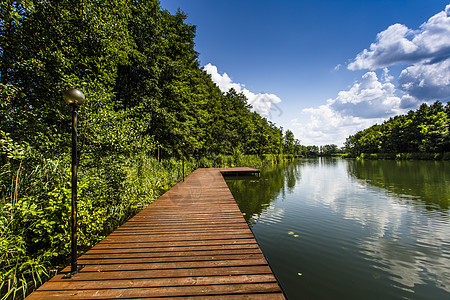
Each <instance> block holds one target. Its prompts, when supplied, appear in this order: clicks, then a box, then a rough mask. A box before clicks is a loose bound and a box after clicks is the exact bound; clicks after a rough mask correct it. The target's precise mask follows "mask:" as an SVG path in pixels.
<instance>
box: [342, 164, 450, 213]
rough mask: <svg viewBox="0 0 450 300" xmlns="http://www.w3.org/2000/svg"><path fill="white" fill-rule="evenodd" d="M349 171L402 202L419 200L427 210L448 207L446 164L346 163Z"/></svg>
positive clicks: (448, 169) (449, 185)
mask: <svg viewBox="0 0 450 300" xmlns="http://www.w3.org/2000/svg"><path fill="white" fill-rule="evenodd" d="M348 172H349V174H351V175H352V176H353V177H355V178H357V179H360V180H363V181H365V182H367V183H369V184H371V185H374V186H378V187H381V188H383V189H386V190H389V191H391V192H393V193H395V194H396V195H397V196H399V197H400V198H402V199H405V200H412V199H418V200H421V201H423V202H425V203H426V207H427V209H444V210H447V209H448V208H449V204H450V162H449V161H392V160H349V161H348Z"/></svg>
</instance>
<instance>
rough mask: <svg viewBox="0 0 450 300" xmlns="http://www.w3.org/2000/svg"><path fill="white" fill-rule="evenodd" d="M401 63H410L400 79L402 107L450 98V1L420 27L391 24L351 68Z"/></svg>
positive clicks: (370, 67) (349, 67)
mask: <svg viewBox="0 0 450 300" xmlns="http://www.w3.org/2000/svg"><path fill="white" fill-rule="evenodd" d="M398 64H407V65H410V66H409V67H406V68H405V69H404V70H403V71H402V72H401V73H400V76H399V78H398V87H397V88H398V89H399V91H401V92H403V93H404V94H405V95H404V96H403V98H402V101H401V105H400V108H415V106H417V105H418V104H419V103H421V102H432V101H436V100H440V101H448V100H450V4H449V5H447V6H446V7H445V9H444V11H441V12H439V13H437V14H436V15H434V16H432V17H431V18H430V19H429V20H428V21H427V22H425V23H423V24H422V25H421V26H420V29H418V30H412V29H409V28H408V27H406V26H405V25H401V24H394V25H392V26H389V27H388V28H387V29H386V30H384V31H382V32H380V33H379V34H378V35H377V38H376V41H375V42H374V43H372V44H371V45H370V48H369V49H364V51H362V52H361V53H359V54H358V55H357V56H356V58H355V59H354V60H353V62H351V63H350V64H349V65H348V66H347V67H348V69H349V70H362V69H369V70H376V69H380V68H385V67H387V66H391V65H398ZM391 80H392V77H391V78H390V79H388V81H391ZM374 113H376V112H374Z"/></svg>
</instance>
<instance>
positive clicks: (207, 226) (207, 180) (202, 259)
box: [27, 168, 284, 299]
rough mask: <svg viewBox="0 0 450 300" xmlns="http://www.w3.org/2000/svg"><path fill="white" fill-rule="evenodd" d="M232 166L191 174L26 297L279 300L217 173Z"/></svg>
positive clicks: (263, 261) (278, 292)
mask: <svg viewBox="0 0 450 300" xmlns="http://www.w3.org/2000/svg"><path fill="white" fill-rule="evenodd" d="M233 169H234V171H236V172H240V173H241V172H244V173H246V172H250V173H251V172H256V171H257V170H255V169H250V168H233ZM233 169H197V170H195V171H194V172H193V173H192V174H190V175H189V176H187V177H186V179H185V181H184V182H180V183H178V184H177V185H175V186H174V187H173V188H172V189H171V190H169V191H168V192H166V193H165V194H164V195H162V196H161V197H160V198H159V199H158V200H156V201H155V202H154V203H152V204H150V205H149V206H148V207H147V208H146V209H144V210H142V211H141V212H140V213H138V214H137V215H136V216H134V217H133V218H131V219H130V220H129V221H128V222H126V223H125V224H124V225H122V226H121V227H120V228H118V229H117V230H115V231H114V232H113V233H112V234H110V235H109V236H108V237H106V238H105V239H104V240H102V241H101V242H100V243H99V244H97V245H96V246H94V247H93V248H92V249H91V250H89V251H88V252H86V253H85V254H84V255H82V256H81V257H80V258H79V259H78V264H83V265H86V266H85V267H84V268H83V269H82V270H81V271H80V272H79V273H78V274H76V275H75V276H73V277H72V278H70V279H63V278H62V277H63V276H64V272H68V271H69V268H67V269H65V270H63V272H62V273H61V274H58V275H56V276H54V277H53V278H52V279H50V280H49V281H48V282H46V283H45V284H43V285H42V286H41V287H40V288H39V289H37V290H36V291H35V292H33V293H32V294H31V295H30V296H29V297H28V298H27V299H53V298H59V299H106V298H108V299H111V298H122V299H138V298H139V299H141V298H146V299H154V298H178V297H179V298H185V299H186V298H196V299H202V298H214V299H224V298H226V299H240V298H245V299H284V296H283V293H282V291H281V289H280V287H279V285H278V283H277V281H276V279H275V276H274V275H273V274H272V271H271V269H270V267H269V265H268V263H267V261H266V259H265V258H264V256H263V254H262V253H261V250H260V249H259V246H258V244H257V243H256V241H255V239H254V236H253V234H252V232H251V231H250V229H249V227H248V225H247V223H246V222H245V219H244V218H243V216H242V214H241V212H240V210H239V208H238V206H237V204H236V202H235V200H234V198H233V196H232V194H231V192H230V190H229V189H228V187H227V185H226V183H225V180H224V179H223V176H222V174H221V171H226V172H231V171H233Z"/></svg>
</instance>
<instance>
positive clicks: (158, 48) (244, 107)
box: [0, 0, 440, 299]
mask: <svg viewBox="0 0 450 300" xmlns="http://www.w3.org/2000/svg"><path fill="white" fill-rule="evenodd" d="M0 15H1V19H0V95H1V98H2V101H0V232H1V237H0V250H1V253H0V255H1V261H0V280H1V285H0V290H1V295H2V298H4V299H7V298H20V297H23V296H24V295H26V293H28V292H29V291H31V290H33V289H34V288H35V287H36V286H38V285H39V284H40V283H41V282H42V281H44V280H45V279H46V278H47V277H48V274H49V270H50V269H51V268H61V267H63V266H65V265H66V264H67V262H68V258H69V252H70V249H69V248H70V247H69V246H70V241H69V230H70V228H69V220H70V217H69V211H70V199H71V197H70V193H71V189H70V169H71V168H70V159H69V158H70V146H71V145H70V139H71V136H70V135H71V132H70V128H71V126H70V125H71V118H70V115H71V108H70V107H69V106H68V105H67V104H65V103H64V102H63V101H62V97H61V95H62V93H63V91H64V90H66V89H67V88H78V89H80V90H81V91H82V92H83V93H84V94H85V95H86V102H85V103H84V104H83V105H82V106H81V107H80V108H79V113H78V123H79V127H78V142H79V147H78V150H79V157H80V165H79V177H78V179H79V181H78V203H79V210H78V219H79V224H80V225H79V234H78V236H79V238H78V240H79V250H80V253H81V252H83V251H85V250H86V249H88V248H90V247H91V246H93V245H94V244H96V243H97V242H98V241H99V240H101V239H102V238H103V237H105V236H106V235H107V234H109V233H110V232H111V231H112V230H114V228H117V226H119V225H120V224H122V223H123V222H125V221H126V220H127V219H128V218H130V217H131V216H132V215H134V214H135V213H136V212H138V211H139V210H140V209H142V208H143V207H145V206H147V205H148V204H149V203H151V202H152V201H153V200H154V199H156V198H157V197H158V196H159V195H161V194H162V193H163V192H164V191H166V190H167V189H169V188H171V187H172V186H173V185H174V184H175V183H176V182H178V181H180V180H181V179H182V175H183V170H182V166H183V163H182V160H183V159H184V168H185V170H184V173H185V174H188V173H190V172H192V170H194V169H195V168H198V167H211V166H214V167H228V166H230V167H231V166H242V165H248V166H254V167H257V166H261V165H270V164H274V163H280V162H283V161H286V160H291V159H293V157H294V156H300V155H306V152H307V151H306V150H305V151H303V150H304V149H306V148H302V147H303V146H300V142H299V141H298V140H295V139H294V137H293V134H292V132H290V131H287V132H286V134H285V135H283V130H282V128H278V127H277V126H275V125H274V124H273V123H271V122H270V121H268V120H267V119H265V118H264V117H262V116H260V115H259V114H257V113H255V112H251V106H250V105H249V104H248V103H247V99H246V97H245V96H244V94H242V93H238V92H236V91H235V90H230V91H228V92H227V93H222V92H221V91H220V89H219V88H218V87H217V86H216V85H215V84H214V82H213V81H212V80H211V77H210V75H208V74H207V73H206V72H205V71H204V70H202V69H201V68H200V67H199V63H198V60H197V57H198V53H197V52H196V51H195V50H194V46H195V44H194V38H195V30H196V28H195V26H193V25H190V24H186V23H185V20H186V15H185V14H184V13H183V12H181V11H178V12H177V13H176V14H174V15H172V14H170V13H169V12H168V11H165V10H161V8H160V5H159V2H158V1H156V0H143V1H129V0H111V1H107V2H105V3H102V4H101V5H99V3H98V1H94V0H80V1H70V0H61V1H28V0H27V1H9V0H7V1H2V2H1V4H0ZM436 126H437V127H436ZM436 126H435V127H426V128H425V127H424V128H422V129H421V130H422V131H423V134H424V135H432V136H434V134H435V133H434V132H435V131H436V130H440V129H439V128H440V127H439V125H436ZM436 139H437V140H438V137H436ZM182 145H184V146H182ZM424 147H431V145H424ZM310 152H311V151H310ZM157 153H158V154H157ZM283 153H286V154H289V155H290V156H289V157H287V156H283ZM302 153H303V154H302ZM153 156H158V158H155V157H153ZM160 158H161V160H160ZM80 253H79V254H80Z"/></svg>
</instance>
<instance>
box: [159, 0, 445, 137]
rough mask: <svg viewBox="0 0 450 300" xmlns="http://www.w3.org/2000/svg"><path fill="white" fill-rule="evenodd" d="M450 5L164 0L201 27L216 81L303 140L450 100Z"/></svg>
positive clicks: (206, 62) (206, 63) (201, 44)
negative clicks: (237, 93) (245, 98)
mask: <svg viewBox="0 0 450 300" xmlns="http://www.w3.org/2000/svg"><path fill="white" fill-rule="evenodd" d="M449 4H450V2H449V1H448V0H447V1H438V0H422V1H416V0H408V1H396V0H372V1H361V0H359V1H356V0H340V1H337V0H336V1H331V0H327V1H325V0H319V1H293V0H292V1H288V0H276V1H269V0H258V1H254V0H247V1H246V0H240V1H237V0H227V1H213V0H161V6H162V8H163V9H167V10H169V11H170V12H172V13H174V12H176V10H177V8H180V9H181V10H182V11H184V12H185V13H186V14H187V15H188V19H187V23H190V24H193V25H196V26H197V37H196V39H195V41H196V50H197V51H198V52H199V53H200V56H199V60H200V64H201V66H203V67H205V70H206V71H207V72H208V73H209V74H211V76H212V78H213V80H214V81H215V82H216V83H217V85H218V86H219V87H220V88H221V89H222V90H223V91H226V90H228V89H229V88H230V87H234V88H235V89H237V90H239V91H242V92H243V93H244V94H245V95H246V96H247V98H248V99H249V102H250V103H251V104H252V105H253V106H254V109H255V110H256V111H258V112H260V113H261V114H262V115H264V116H266V117H267V118H268V119H269V120H271V121H272V122H274V123H276V124H277V125H278V126H282V127H283V128H284V129H290V130H292V131H293V132H294V134H295V136H296V138H298V139H300V141H301V143H302V144H303V145H312V144H315V145H324V144H331V143H334V144H337V145H339V146H342V144H343V142H344V141H345V138H346V137H348V136H349V135H350V134H354V133H355V132H356V131H358V130H361V129H363V128H367V127H369V126H371V125H373V124H375V123H380V122H382V121H383V120H385V119H386V118H389V117H390V116H393V115H396V114H400V113H405V112H407V111H408V110H409V109H415V108H417V107H418V106H419V105H420V104H421V103H423V102H429V103H430V102H434V101H435V100H440V101H441V102H447V101H449V100H450V6H447V5H449Z"/></svg>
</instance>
